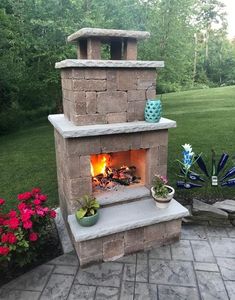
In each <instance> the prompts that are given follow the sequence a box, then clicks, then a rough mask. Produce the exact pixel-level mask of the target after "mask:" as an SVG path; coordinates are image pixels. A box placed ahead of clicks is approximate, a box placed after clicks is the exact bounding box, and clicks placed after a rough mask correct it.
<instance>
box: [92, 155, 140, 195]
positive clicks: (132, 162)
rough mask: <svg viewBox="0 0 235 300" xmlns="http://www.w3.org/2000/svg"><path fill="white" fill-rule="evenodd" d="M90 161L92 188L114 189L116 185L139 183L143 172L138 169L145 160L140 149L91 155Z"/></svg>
mask: <svg viewBox="0 0 235 300" xmlns="http://www.w3.org/2000/svg"><path fill="white" fill-rule="evenodd" d="M141 154H142V155H141ZM137 158H138V159H137ZM90 161H91V175H92V185H93V190H113V189H115V190H116V189H117V188H118V186H129V185H132V184H136V183H140V182H142V180H141V179H142V178H141V177H142V176H143V175H144V173H145V172H143V171H141V170H140V169H143V167H142V166H143V165H144V162H145V152H144V153H143V152H142V150H131V151H121V152H116V153H110V154H96V155H91V157H90ZM140 161H142V163H143V164H139V162H140ZM141 167H142V168H141ZM143 178H144V176H143Z"/></svg>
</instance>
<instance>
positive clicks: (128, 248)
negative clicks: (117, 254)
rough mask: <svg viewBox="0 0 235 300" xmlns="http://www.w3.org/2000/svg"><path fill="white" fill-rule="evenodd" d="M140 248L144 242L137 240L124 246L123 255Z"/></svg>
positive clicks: (140, 249)
mask: <svg viewBox="0 0 235 300" xmlns="http://www.w3.org/2000/svg"><path fill="white" fill-rule="evenodd" d="M142 250H144V242H139V243H137V244H132V245H129V246H125V255H129V254H132V253H136V252H139V251H142Z"/></svg>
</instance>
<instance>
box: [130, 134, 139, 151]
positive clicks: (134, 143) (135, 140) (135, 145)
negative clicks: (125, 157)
mask: <svg viewBox="0 0 235 300" xmlns="http://www.w3.org/2000/svg"><path fill="white" fill-rule="evenodd" d="M129 139H130V140H131V149H140V147H141V134H140V133H139V132H136V133H131V134H129Z"/></svg>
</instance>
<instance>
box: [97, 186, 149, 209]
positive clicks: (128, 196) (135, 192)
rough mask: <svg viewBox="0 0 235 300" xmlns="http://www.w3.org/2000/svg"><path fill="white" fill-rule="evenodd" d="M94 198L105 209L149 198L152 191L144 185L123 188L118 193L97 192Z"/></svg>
mask: <svg viewBox="0 0 235 300" xmlns="http://www.w3.org/2000/svg"><path fill="white" fill-rule="evenodd" d="M94 196H95V197H96V199H97V200H98V201H99V203H100V205H101V207H104V206H111V205H118V204H121V203H124V202H125V203H127V202H132V201H139V200H143V199H146V198H149V196H150V191H149V189H147V188H146V187H145V186H144V185H133V186H128V187H126V186H121V187H120V188H119V190H117V191H106V192H95V193H94Z"/></svg>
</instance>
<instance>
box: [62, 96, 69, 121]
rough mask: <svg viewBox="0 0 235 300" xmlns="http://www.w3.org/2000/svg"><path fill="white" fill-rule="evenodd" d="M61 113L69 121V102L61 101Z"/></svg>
mask: <svg viewBox="0 0 235 300" xmlns="http://www.w3.org/2000/svg"><path fill="white" fill-rule="evenodd" d="M63 111H64V115H65V117H66V118H67V119H68V120H69V121H70V118H71V117H70V116H71V113H70V101H68V100H64V101H63Z"/></svg>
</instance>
